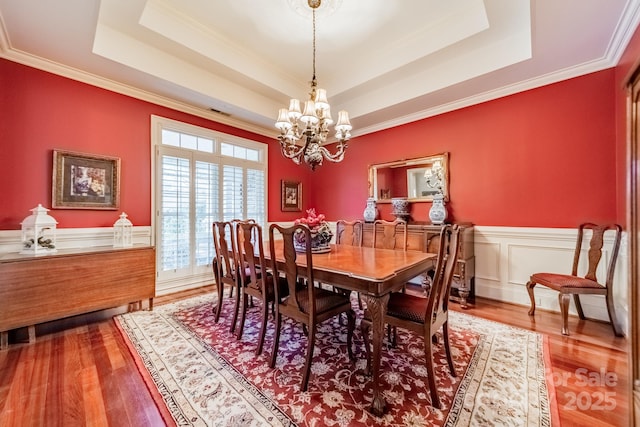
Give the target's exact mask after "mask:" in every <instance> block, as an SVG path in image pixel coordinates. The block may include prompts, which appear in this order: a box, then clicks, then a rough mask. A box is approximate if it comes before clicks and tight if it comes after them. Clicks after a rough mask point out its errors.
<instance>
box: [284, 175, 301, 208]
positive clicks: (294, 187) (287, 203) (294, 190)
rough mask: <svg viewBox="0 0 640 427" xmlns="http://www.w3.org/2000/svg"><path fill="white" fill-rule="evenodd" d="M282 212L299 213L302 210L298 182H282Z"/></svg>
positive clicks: (299, 183)
mask: <svg viewBox="0 0 640 427" xmlns="http://www.w3.org/2000/svg"><path fill="white" fill-rule="evenodd" d="M281 210H282V211H283V212H286V211H291V212H300V211H301V210H302V183H301V182H300V181H285V180H282V206H281Z"/></svg>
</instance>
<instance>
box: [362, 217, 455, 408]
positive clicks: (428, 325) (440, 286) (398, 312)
mask: <svg viewBox="0 0 640 427" xmlns="http://www.w3.org/2000/svg"><path fill="white" fill-rule="evenodd" d="M459 248H460V228H459V227H458V225H457V224H456V225H451V224H447V225H444V226H443V227H442V230H441V231H440V245H439V248H438V258H437V261H436V274H435V276H434V279H433V283H432V286H431V289H430V291H429V293H428V295H427V296H426V297H424V296H418V295H413V294H408V293H401V292H393V293H391V295H390V296H389V303H388V305H387V312H386V314H385V316H384V322H385V323H386V324H387V325H390V326H391V327H392V328H394V329H395V328H404V329H408V330H410V331H413V332H416V333H418V334H421V335H422V337H423V341H424V355H425V364H426V368H427V375H428V383H429V393H430V395H431V403H432V405H433V406H434V407H435V408H440V399H439V398H438V390H437V386H436V379H435V373H434V364H433V347H432V342H433V341H434V340H435V339H436V338H437V336H436V333H437V332H438V331H440V329H442V338H443V342H444V349H445V353H446V357H447V364H448V365H449V372H450V373H451V376H453V377H455V376H456V371H455V367H454V366H453V359H452V357H451V349H450V345H449V292H450V290H451V283H452V280H453V273H454V271H455V267H456V259H457V257H458V250H459ZM360 328H361V331H362V337H363V339H364V344H365V346H364V347H365V351H366V356H367V371H369V372H370V371H371V349H370V344H369V329H370V328H371V315H370V314H369V313H368V311H367V310H365V313H364V317H363V319H362V321H361V323H360ZM395 341H396V334H395V333H394V337H393V341H392V344H394V345H395Z"/></svg>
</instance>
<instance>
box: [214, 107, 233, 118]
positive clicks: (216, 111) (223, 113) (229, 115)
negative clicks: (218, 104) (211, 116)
mask: <svg viewBox="0 0 640 427" xmlns="http://www.w3.org/2000/svg"><path fill="white" fill-rule="evenodd" d="M209 111H213V112H214V113H216V114H220V115H222V116H226V117H231V114H229V113H225V112H224V111H220V110H217V109H215V108H209Z"/></svg>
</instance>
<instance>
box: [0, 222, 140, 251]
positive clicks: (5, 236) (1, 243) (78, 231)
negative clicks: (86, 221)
mask: <svg viewBox="0 0 640 427" xmlns="http://www.w3.org/2000/svg"><path fill="white" fill-rule="evenodd" d="M21 237H22V232H21V231H20V230H0V256H2V255H4V254H6V253H8V252H20V251H21V250H22V243H21V242H20V239H21ZM131 240H132V242H133V244H134V245H147V246H149V245H151V227H149V226H146V227H135V226H134V227H133V228H132V236H131ZM112 245H113V227H96V228H57V229H56V247H57V248H58V249H77V248H78V249H79V248H90V247H94V246H112Z"/></svg>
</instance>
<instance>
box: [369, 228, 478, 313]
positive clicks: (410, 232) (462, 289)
mask: <svg viewBox="0 0 640 427" xmlns="http://www.w3.org/2000/svg"><path fill="white" fill-rule="evenodd" d="M458 225H459V226H460V228H461V229H462V230H461V233H460V237H461V242H460V251H459V252H458V265H457V268H456V273H455V276H454V282H453V284H452V285H451V299H453V300H455V301H458V302H459V303H460V305H462V306H463V307H466V305H467V302H472V303H473V302H474V300H475V255H474V250H473V243H474V242H473V224H471V223H459V224H458ZM440 228H441V227H440V226H439V225H433V224H430V223H419V222H414V223H409V224H408V225H407V250H414V251H424V252H433V253H435V252H437V251H438V244H439V241H438V239H439V237H440ZM378 233H381V230H380V229H379V230H378ZM380 238H381V234H379V235H378V239H380ZM396 238H397V242H396V247H402V237H401V236H396ZM372 242H373V224H372V223H367V224H365V225H364V231H363V242H362V244H363V246H371V245H372Z"/></svg>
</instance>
